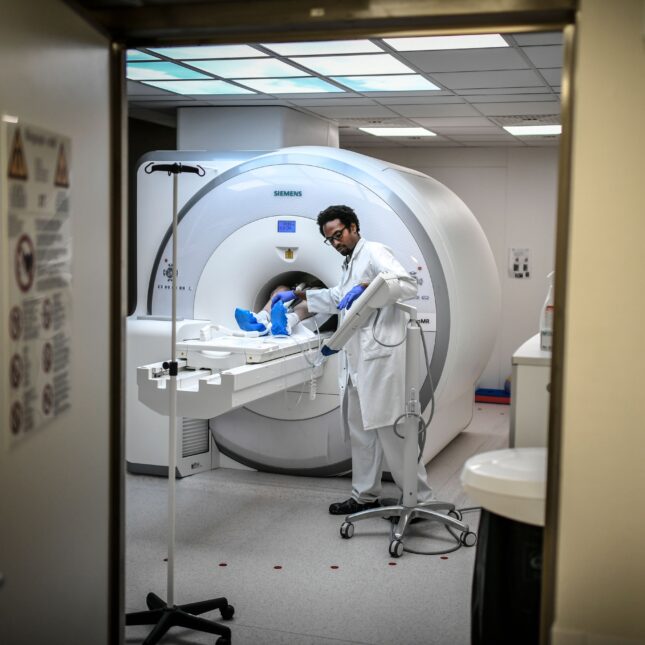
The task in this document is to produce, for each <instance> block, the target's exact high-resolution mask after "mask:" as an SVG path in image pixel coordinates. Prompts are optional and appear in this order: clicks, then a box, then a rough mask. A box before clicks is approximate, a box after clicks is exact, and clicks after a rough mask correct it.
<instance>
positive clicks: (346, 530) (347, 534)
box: [340, 522, 354, 540]
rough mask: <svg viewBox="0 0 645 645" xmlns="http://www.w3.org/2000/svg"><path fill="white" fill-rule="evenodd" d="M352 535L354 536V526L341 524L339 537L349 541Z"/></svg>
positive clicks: (348, 523)
mask: <svg viewBox="0 0 645 645" xmlns="http://www.w3.org/2000/svg"><path fill="white" fill-rule="evenodd" d="M352 535H354V525H353V524H352V523H351V522H343V523H342V524H341V525H340V537H342V538H343V539H345V540H349V538H351V537H352Z"/></svg>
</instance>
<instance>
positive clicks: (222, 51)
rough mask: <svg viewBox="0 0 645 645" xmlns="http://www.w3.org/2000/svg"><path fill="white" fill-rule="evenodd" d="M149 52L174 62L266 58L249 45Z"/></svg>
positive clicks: (154, 50)
mask: <svg viewBox="0 0 645 645" xmlns="http://www.w3.org/2000/svg"><path fill="white" fill-rule="evenodd" d="M150 51H153V52H156V53H158V54H161V55H162V56H167V57H168V58H174V59H175V60H197V59H200V58H257V57H258V56H268V54H265V53H264V52H261V51H260V50H259V49H255V48H254V47H250V46H249V45H199V46H196V47H159V48H154V49H153V48H150Z"/></svg>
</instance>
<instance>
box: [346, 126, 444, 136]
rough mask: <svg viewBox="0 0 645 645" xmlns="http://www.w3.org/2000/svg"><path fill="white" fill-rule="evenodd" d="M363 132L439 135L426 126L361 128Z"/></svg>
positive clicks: (398, 134) (378, 134)
mask: <svg viewBox="0 0 645 645" xmlns="http://www.w3.org/2000/svg"><path fill="white" fill-rule="evenodd" d="M359 130H361V131H362V132H367V134H373V135H374V136H376V137H436V136H437V135H436V134H435V133H434V132H430V130H426V129H425V128H359Z"/></svg>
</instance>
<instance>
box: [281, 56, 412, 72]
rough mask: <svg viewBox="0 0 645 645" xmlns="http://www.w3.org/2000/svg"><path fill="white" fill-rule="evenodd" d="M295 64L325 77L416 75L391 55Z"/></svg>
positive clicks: (324, 58)
mask: <svg viewBox="0 0 645 645" xmlns="http://www.w3.org/2000/svg"><path fill="white" fill-rule="evenodd" d="M292 60H293V62H294V63H298V64H299V65H303V66H304V67H308V68H309V69H313V70H314V71H315V72H318V73H319V74H323V75H325V76H334V75H338V74H349V75H352V76H355V75H359V74H414V71H413V70H412V69H410V68H409V67H408V66H407V65H404V64H403V63H402V62H401V61H398V60H397V59H396V58H394V56H390V54H366V55H360V54H359V55H356V56H310V57H306V58H292Z"/></svg>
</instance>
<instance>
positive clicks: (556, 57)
mask: <svg viewBox="0 0 645 645" xmlns="http://www.w3.org/2000/svg"><path fill="white" fill-rule="evenodd" d="M522 51H523V52H524V53H525V54H526V55H527V56H528V57H529V59H530V61H531V62H532V63H533V64H534V65H535V66H536V67H562V45H549V46H546V47H522Z"/></svg>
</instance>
